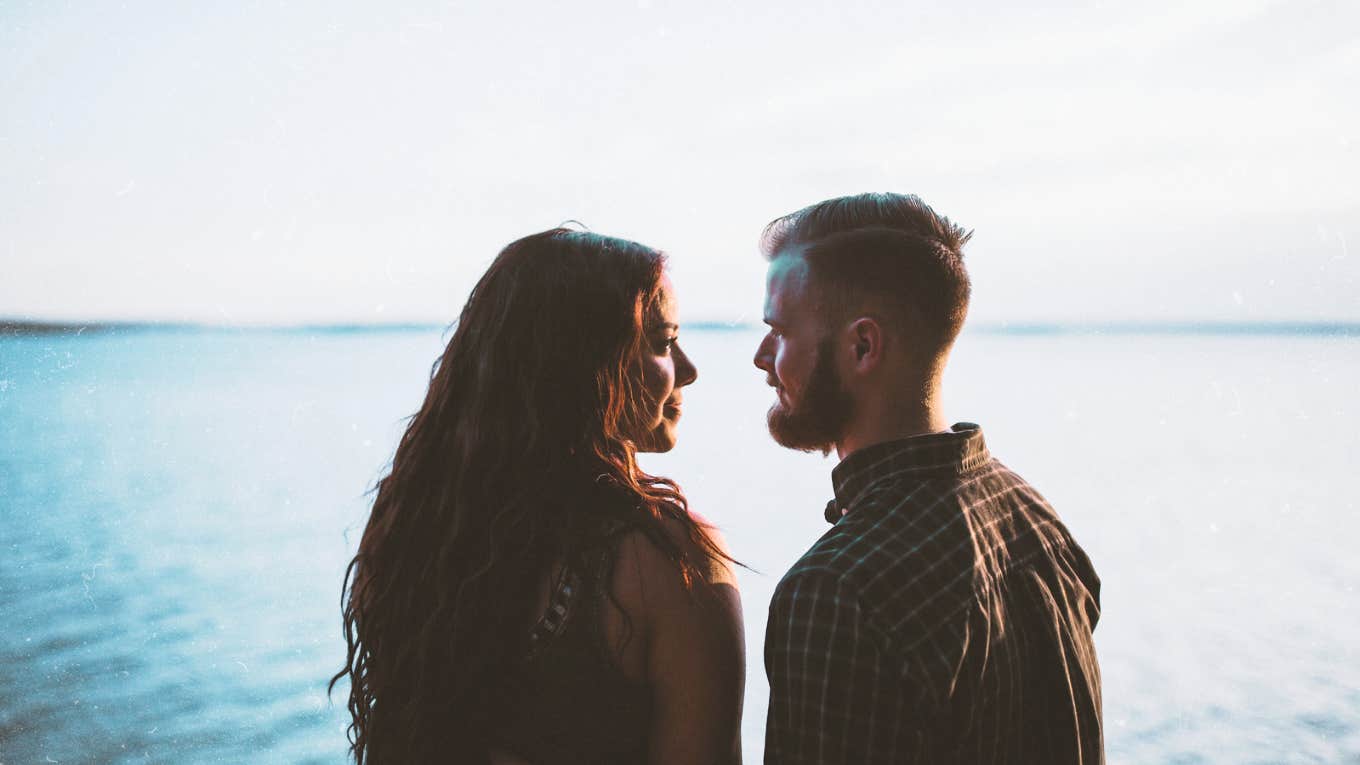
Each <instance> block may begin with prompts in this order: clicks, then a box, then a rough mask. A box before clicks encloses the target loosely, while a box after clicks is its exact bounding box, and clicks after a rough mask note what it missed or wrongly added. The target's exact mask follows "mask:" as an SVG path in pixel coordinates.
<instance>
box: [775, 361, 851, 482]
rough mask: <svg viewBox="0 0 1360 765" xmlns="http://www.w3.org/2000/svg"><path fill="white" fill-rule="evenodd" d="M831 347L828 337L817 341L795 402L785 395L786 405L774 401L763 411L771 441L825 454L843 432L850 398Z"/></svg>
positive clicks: (848, 414)
mask: <svg viewBox="0 0 1360 765" xmlns="http://www.w3.org/2000/svg"><path fill="white" fill-rule="evenodd" d="M833 353H834V348H833V344H832V340H831V338H826V339H824V340H822V341H821V342H819V343H818V344H817V360H816V363H814V364H813V366H812V373H811V374H809V375H808V380H807V385H806V386H804V387H803V395H802V396H801V397H800V400H799V401H798V402H797V403H793V399H792V398H791V397H788V396H787V391H788V388H787V387H785V388H784V390H785V391H786V397H788V398H789V402H790V403H789V406H788V407H787V408H786V407H784V406H782V405H781V404H780V402H777V401H776V402H775V404H774V406H772V407H770V412H769V414H768V415H766V421H767V422H768V424H769V426H770V435H771V436H773V437H774V440H775V443H777V444H779V445H780V446H785V447H788V448H790V449H797V450H799V451H804V452H811V451H820V452H821V453H822V454H823V455H826V454H829V453H830V452H831V449H832V447H834V446H835V445H836V442H837V441H839V440H840V439H841V436H842V435H844V433H845V426H846V425H848V424H849V423H850V412H851V409H852V404H853V403H854V402H853V400H852V399H851V398H850V394H849V393H848V392H846V390H845V387H844V386H842V385H841V379H840V376H839V375H838V374H836V367H835V364H834V362H833V360H832V355H833Z"/></svg>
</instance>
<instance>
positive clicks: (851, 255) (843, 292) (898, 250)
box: [760, 194, 972, 357]
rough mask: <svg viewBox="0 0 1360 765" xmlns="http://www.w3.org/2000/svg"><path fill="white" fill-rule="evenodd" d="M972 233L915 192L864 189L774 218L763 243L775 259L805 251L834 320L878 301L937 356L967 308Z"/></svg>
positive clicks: (768, 255)
mask: <svg viewBox="0 0 1360 765" xmlns="http://www.w3.org/2000/svg"><path fill="white" fill-rule="evenodd" d="M971 236H972V232H969V231H965V230H964V229H963V228H962V227H960V226H958V225H956V224H954V223H953V222H952V221H950V220H949V219H948V218H946V217H944V216H943V215H939V214H938V213H936V212H935V211H934V210H932V209H930V206H929V205H927V204H926V203H925V202H922V201H921V199H920V197H917V196H915V195H905V194H859V195H856V196H850V197H839V198H837V199H828V200H826V201H825V202H818V203H817V204H814V205H810V206H808V207H804V208H803V209H801V210H799V211H797V212H795V213H791V214H789V215H785V216H784V217H782V218H777V219H775V220H774V221H771V222H770V224H769V225H768V226H766V227H765V232H764V234H763V235H762V236H761V242H760V247H761V251H762V252H763V253H764V254H765V257H766V258H768V259H770V260H773V259H775V258H777V257H779V256H780V255H782V254H785V253H787V252H793V251H798V252H800V253H801V255H802V258H803V260H804V261H805V262H806V263H807V264H808V270H809V274H810V275H811V278H812V283H813V285H814V288H815V289H817V290H818V291H819V292H820V293H821V296H822V297H823V299H824V302H826V303H829V305H828V306H827V308H829V309H830V310H831V313H832V314H833V315H832V316H829V317H828V319H829V320H836V319H838V318H848V317H842V316H838V315H837V314H842V313H844V312H845V311H854V310H861V309H862V308H865V307H869V306H878V307H880V308H881V309H882V310H884V311H885V312H887V313H888V314H889V315H888V316H886V317H884V318H885V319H887V320H889V321H894V322H900V324H899V327H900V328H902V329H904V330H906V331H908V332H909V333H910V334H912V335H914V336H915V338H916V340H917V341H918V342H919V343H920V345H919V346H918V349H919V350H920V351H924V352H926V353H928V354H930V355H931V356H932V357H938V356H942V355H943V354H945V353H946V352H947V351H948V350H949V347H950V346H951V345H953V343H954V339H955V338H956V337H957V336H958V334H959V330H960V329H962V327H963V320H964V317H965V316H966V315H967V314H968V298H969V294H970V292H971V285H970V283H969V280H968V270H967V269H966V268H965V267H964V264H963V245H964V244H965V243H966V242H967V241H968V239H969V237H971Z"/></svg>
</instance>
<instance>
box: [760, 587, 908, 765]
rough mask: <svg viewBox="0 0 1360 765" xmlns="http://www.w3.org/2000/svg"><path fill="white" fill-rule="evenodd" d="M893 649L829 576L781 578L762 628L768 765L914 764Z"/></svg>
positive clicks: (903, 688) (852, 597) (900, 670)
mask: <svg viewBox="0 0 1360 765" xmlns="http://www.w3.org/2000/svg"><path fill="white" fill-rule="evenodd" d="M891 654H892V650H891V644H890V642H889V641H888V640H887V639H886V638H885V636H884V634H883V632H882V631H881V630H879V629H878V628H876V627H875V626H874V625H873V624H872V623H871V621H870V620H869V619H868V615H867V614H866V613H865V612H864V611H863V610H862V608H861V605H860V603H859V602H858V599H857V598H856V597H855V595H854V594H853V592H851V591H850V590H849V588H847V587H846V586H845V584H844V583H843V582H841V581H840V579H839V578H838V577H836V576H835V575H833V574H830V573H826V572H818V571H811V572H799V573H798V574H795V575H793V576H791V577H789V578H786V579H785V580H784V581H783V582H781V583H780V585H779V587H778V588H777V589H776V591H775V596H774V599H773V600H772V601H771V604H770V619H769V623H768V625H767V627H766V633H765V671H766V674H767V675H768V677H769V681H770V706H769V714H768V717H767V720H766V729H765V763H766V765H802V763H822V764H823V765H836V764H838V763H847V764H848V763H866V762H894V763H896V762H912V761H913V758H914V752H913V749H914V748H915V747H914V745H913V741H914V740H915V739H916V738H917V737H916V736H914V735H913V733H912V727H913V726H912V725H911V722H912V721H911V720H910V714H909V707H910V704H909V703H908V699H907V698H906V696H907V695H908V693H907V691H906V684H905V683H904V671H903V670H904V667H903V664H902V662H901V661H898V660H896V659H894V658H893V656H892V655H891Z"/></svg>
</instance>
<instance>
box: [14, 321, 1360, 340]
mask: <svg viewBox="0 0 1360 765" xmlns="http://www.w3.org/2000/svg"><path fill="white" fill-rule="evenodd" d="M760 327H761V325H760V324H752V323H747V322H722V321H700V322H689V323H687V324H685V329H688V330H700V331H708V332H714V331H719V332H742V331H748V330H756V329H759V328H760ZM446 329H448V325H444V324H426V323H419V322H404V323H392V324H346V323H339V324H299V325H267V324H262V325H231V324H207V323H192V322H151V321H147V322H140V321H111V322H109V321H89V322H71V321H33V320H24V319H0V338H5V337H32V336H43V335H60V336H71V335H108V334H134V333H145V332H156V333H164V332H186V333H196V332H213V333H222V332H232V333H269V334H331V335H341V334H370V333H382V332H442V331H444V330H446ZM964 332H965V333H974V334H983V335H1011V336H1047V335H1215V336H1298V337H1360V322H1352V321H1259V322H1215V321H1166V322H1144V321H1110V322H990V323H979V324H976V325H969V326H967V327H966V328H965V330H964Z"/></svg>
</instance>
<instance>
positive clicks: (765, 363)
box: [751, 335, 771, 372]
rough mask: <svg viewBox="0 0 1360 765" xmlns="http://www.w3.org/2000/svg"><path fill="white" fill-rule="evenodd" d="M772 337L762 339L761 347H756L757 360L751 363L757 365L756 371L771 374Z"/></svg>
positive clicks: (754, 359) (767, 336)
mask: <svg viewBox="0 0 1360 765" xmlns="http://www.w3.org/2000/svg"><path fill="white" fill-rule="evenodd" d="M770 345H771V344H770V336H769V335H766V336H764V337H762V338H761V339H760V345H758V346H756V355H755V358H753V359H751V361H752V362H753V363H754V364H755V365H756V369H759V370H761V371H764V372H770V371H771V370H770V358H771V354H770Z"/></svg>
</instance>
